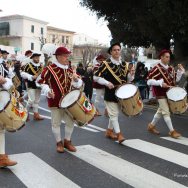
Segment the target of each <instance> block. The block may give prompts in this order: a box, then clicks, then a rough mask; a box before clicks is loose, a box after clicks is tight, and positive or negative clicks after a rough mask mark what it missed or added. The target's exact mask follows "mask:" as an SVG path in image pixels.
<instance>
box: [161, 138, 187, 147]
mask: <svg viewBox="0 0 188 188" xmlns="http://www.w3.org/2000/svg"><path fill="white" fill-rule="evenodd" d="M161 138H162V139H165V140H169V141H171V142H176V143H178V144H182V145H185V146H188V138H185V137H182V136H181V137H179V138H178V139H175V138H171V137H161Z"/></svg>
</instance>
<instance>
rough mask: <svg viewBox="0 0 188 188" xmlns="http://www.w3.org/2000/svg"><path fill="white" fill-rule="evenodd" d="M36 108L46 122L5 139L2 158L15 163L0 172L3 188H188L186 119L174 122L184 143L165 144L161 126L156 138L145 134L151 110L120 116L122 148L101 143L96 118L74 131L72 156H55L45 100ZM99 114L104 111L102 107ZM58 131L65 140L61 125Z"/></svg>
mask: <svg viewBox="0 0 188 188" xmlns="http://www.w3.org/2000/svg"><path fill="white" fill-rule="evenodd" d="M40 107H41V108H40V113H41V114H42V115H44V117H45V120H43V121H39V122H36V121H34V120H33V119H32V115H30V119H31V121H29V122H28V123H27V124H26V126H25V127H23V128H22V129H21V130H20V131H18V132H16V133H9V132H7V133H6V152H7V154H9V155H11V156H10V157H11V158H13V159H16V160H17V161H18V162H19V163H18V165H16V166H14V167H11V168H5V169H0V187H1V188H9V187H10V188H22V187H34V188H36V187H40V188H41V187H44V188H46V187H50V188H53V187H54V188H57V187H63V188H64V187H85V188H96V187H97V188H100V187H101V188H114V187H117V188H121V187H122V188H125V187H143V188H146V187H150V188H151V187H159V188H161V187H165V188H168V187H169V188H171V187H178V188H179V187H186V186H187V187H188V150H187V147H188V123H187V120H188V116H179V115H173V116H172V121H173V125H174V127H175V129H177V130H178V131H179V132H180V133H182V136H183V137H182V138H181V139H178V140H175V139H173V140H168V139H169V137H168V129H167V126H166V125H165V123H164V121H163V120H161V121H160V122H159V123H158V129H159V130H160V133H161V134H160V135H159V136H155V135H152V134H150V133H148V132H147V130H146V129H147V124H148V123H149V122H150V121H151V119H152V117H153V115H154V113H155V111H154V110H152V109H148V108H145V109H144V111H143V113H142V114H141V115H140V116H137V117H132V118H128V117H126V116H124V115H123V114H121V115H120V117H119V123H120V127H121V131H122V132H123V134H124V136H125V137H126V141H125V142H124V143H123V145H120V144H118V143H116V142H114V141H112V140H109V139H107V138H105V136H104V133H105V129H106V128H107V125H108V118H107V117H105V116H100V117H97V118H95V119H94V120H93V121H92V122H91V125H89V126H87V127H86V128H85V129H84V128H79V127H75V129H74V133H73V135H72V142H73V143H74V145H76V146H77V149H78V151H77V152H76V153H75V154H72V153H69V152H67V151H65V153H63V154H59V153H57V152H56V143H55V139H54V136H53V134H52V131H51V123H50V112H49V111H48V110H49V109H48V107H47V102H46V99H45V97H44V96H42V98H41V102H40ZM100 110H101V111H103V110H104V109H103V105H102V104H101V108H100ZM61 131H62V136H63V135H64V125H63V124H62V127H61ZM177 142H179V143H177ZM15 154H16V155H15Z"/></svg>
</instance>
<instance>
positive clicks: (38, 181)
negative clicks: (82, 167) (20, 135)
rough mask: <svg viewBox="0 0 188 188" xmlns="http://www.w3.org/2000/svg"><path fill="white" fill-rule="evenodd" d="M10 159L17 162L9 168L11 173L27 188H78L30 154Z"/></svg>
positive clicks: (12, 156)
mask: <svg viewBox="0 0 188 188" xmlns="http://www.w3.org/2000/svg"><path fill="white" fill-rule="evenodd" d="M10 157H11V159H13V160H15V161H17V162H18V164H17V165H16V166H13V167H10V169H11V171H12V172H13V173H14V174H15V175H16V176H17V177H18V178H19V179H20V180H21V181H22V182H23V183H24V184H25V185H26V186H27V187H30V188H32V187H33V188H42V187H44V188H45V187H46V188H52V187H54V188H62V187H67V188H68V187H69V188H79V187H80V186H78V185H76V184H75V183H73V182H72V181H71V180H69V179H68V178H66V177H65V176H63V175H62V174H61V173H59V172H58V171H57V170H55V169H54V168H52V167H51V166H49V165H48V164H47V163H45V162H44V161H43V160H41V159H40V158H38V157H37V156H36V155H34V154H32V153H22V154H15V155H11V156H10Z"/></svg>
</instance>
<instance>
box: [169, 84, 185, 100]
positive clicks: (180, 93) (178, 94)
mask: <svg viewBox="0 0 188 188" xmlns="http://www.w3.org/2000/svg"><path fill="white" fill-rule="evenodd" d="M166 95H167V98H168V99H170V100H173V101H179V100H182V99H184V98H185V96H186V95H187V92H186V91H185V90H184V89H183V88H181V87H172V88H171V89H169V90H168V91H167V93H166Z"/></svg>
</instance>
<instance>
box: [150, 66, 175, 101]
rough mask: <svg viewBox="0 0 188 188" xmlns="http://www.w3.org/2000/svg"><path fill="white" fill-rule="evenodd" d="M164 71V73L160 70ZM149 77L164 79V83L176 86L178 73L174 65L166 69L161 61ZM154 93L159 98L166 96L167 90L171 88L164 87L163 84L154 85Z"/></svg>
mask: <svg viewBox="0 0 188 188" xmlns="http://www.w3.org/2000/svg"><path fill="white" fill-rule="evenodd" d="M158 67H159V68H160V70H161V71H162V73H161V72H160V70H159V68H158ZM147 79H155V80H160V79H163V80H164V83H166V84H168V85H169V86H174V85H175V81H176V73H175V70H174V68H173V67H172V66H169V67H168V69H165V68H164V67H163V66H162V65H161V64H160V63H158V64H157V65H156V66H155V67H153V69H152V70H151V71H150V72H149V75H148V78H147ZM153 89H154V93H155V95H156V97H157V98H160V97H162V98H163V97H166V92H167V90H168V89H169V88H162V87H161V86H153Z"/></svg>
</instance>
